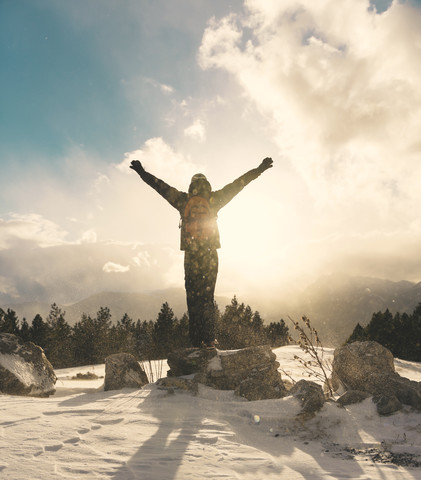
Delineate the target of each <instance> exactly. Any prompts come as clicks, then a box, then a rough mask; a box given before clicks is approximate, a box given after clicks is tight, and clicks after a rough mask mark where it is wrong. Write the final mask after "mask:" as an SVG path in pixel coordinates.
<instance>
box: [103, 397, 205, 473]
mask: <svg viewBox="0 0 421 480" xmlns="http://www.w3.org/2000/svg"><path fill="white" fill-rule="evenodd" d="M186 395H189V394H187V393H186V394H184V393H177V394H175V395H170V394H168V393H167V392H165V391H154V390H151V392H150V395H149V396H148V397H146V398H144V399H143V400H142V402H141V404H140V405H139V408H140V409H141V411H142V416H143V415H145V416H146V417H143V418H148V420H146V421H149V422H151V423H152V425H151V424H149V425H148V428H147V430H148V431H149V432H150V431H151V427H153V428H155V432H154V433H153V434H152V435H150V436H148V434H146V435H145V438H146V439H145V440H144V441H143V443H141V446H140V448H139V449H138V450H137V452H136V453H135V454H134V455H133V456H132V457H131V458H130V460H129V461H128V462H126V463H125V464H124V465H122V466H121V467H120V468H119V469H118V471H117V472H116V473H115V474H114V476H113V477H112V478H113V479H115V480H130V479H136V480H137V479H139V478H142V480H149V479H151V480H152V479H154V480H155V479H160V480H164V479H165V480H171V479H174V478H176V476H177V472H178V469H179V467H180V465H181V464H182V463H183V462H186V459H185V456H186V454H188V448H189V445H190V444H191V443H192V442H194V441H195V440H196V439H197V437H198V433H199V432H200V429H201V426H202V420H203V417H202V413H201V411H200V409H194V410H192V408H191V402H190V401H187V402H186V401H185V400H186V399H185V396H186ZM142 440H143V439H142V438H138V441H140V442H142ZM134 441H136V440H135V439H134ZM193 457H194V455H193V454H192V455H191V458H192V459H193ZM188 461H189V460H188V459H187V462H188Z"/></svg>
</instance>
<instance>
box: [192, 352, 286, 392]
mask: <svg viewBox="0 0 421 480" xmlns="http://www.w3.org/2000/svg"><path fill="white" fill-rule="evenodd" d="M278 367H279V363H278V362H277V361H276V355H275V354H274V353H273V352H272V349H271V348H270V347H269V346H268V345H262V346H255V347H246V348H242V349H240V350H225V351H223V350H222V351H219V350H218V354H217V356H216V357H214V358H213V359H212V360H211V362H209V364H208V366H207V369H206V371H204V372H202V373H201V374H200V376H199V379H198V381H199V382H201V383H203V384H205V385H207V386H209V387H213V388H217V389H218V390H234V391H235V393H236V394H237V395H241V396H243V397H245V398H247V399H248V400H263V399H265V398H281V397H284V396H285V395H286V394H287V392H286V389H285V387H284V384H283V382H282V376H281V374H280V372H279V371H278ZM259 389H260V392H259ZM266 395H267V396H266Z"/></svg>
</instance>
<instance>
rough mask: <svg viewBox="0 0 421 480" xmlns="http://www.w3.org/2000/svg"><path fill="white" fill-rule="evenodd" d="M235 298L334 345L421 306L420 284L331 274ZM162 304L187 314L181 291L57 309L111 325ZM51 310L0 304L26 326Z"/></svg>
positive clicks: (151, 316) (144, 315)
mask: <svg viewBox="0 0 421 480" xmlns="http://www.w3.org/2000/svg"><path fill="white" fill-rule="evenodd" d="M238 300H239V301H240V302H244V303H246V304H249V305H250V306H251V308H252V309H253V310H259V311H260V312H262V314H263V315H262V316H263V318H264V320H265V321H267V322H268V321H274V320H275V321H276V320H280V319H281V318H283V319H284V320H285V321H286V323H287V325H289V321H288V316H289V317H291V318H292V319H294V320H298V319H300V318H301V317H302V316H303V315H306V316H307V317H309V318H310V320H311V323H312V325H313V326H314V327H315V328H316V329H317V330H318V332H319V334H320V337H321V339H322V342H323V344H324V345H325V346H333V347H334V346H338V345H340V344H342V343H343V342H344V341H345V340H346V339H347V338H348V337H349V335H350V334H351V333H352V331H353V329H354V327H355V325H356V324H357V323H358V322H359V323H360V324H361V325H363V326H364V325H366V324H367V323H368V322H369V321H370V319H371V317H372V315H373V313H375V312H378V311H385V310H386V309H387V308H388V309H389V310H390V311H391V312H392V313H396V312H400V313H403V312H407V313H411V312H412V311H413V310H414V308H415V307H416V306H417V305H418V304H419V303H421V283H413V282H408V281H400V282H393V281H390V280H383V279H379V278H369V277H353V276H348V275H339V274H333V275H326V276H323V277H320V278H319V279H318V280H317V281H316V282H314V283H313V284H311V285H309V286H308V287H307V288H305V289H304V290H303V291H302V292H301V294H298V295H297V296H296V297H294V298H288V299H285V298H278V299H276V300H272V301H271V302H270V305H269V306H268V304H267V303H265V305H263V304H260V302H259V299H253V300H252V301H251V300H250V299H248V298H242V297H241V298H239V299H238ZM230 301H231V299H229V298H227V297H216V302H217V304H218V306H219V309H220V310H221V312H223V311H224V309H225V306H226V305H228V304H229V303H230ZM164 302H168V304H169V305H170V307H171V308H172V309H173V310H174V313H175V315H176V316H177V317H179V318H180V317H181V316H182V315H183V314H184V313H185V312H186V311H187V305H186V298H185V291H184V289H182V288H175V289H167V290H158V291H152V292H143V293H127V292H126V293H125V292H102V293H98V294H96V295H92V296H90V297H88V298H85V299H84V300H81V301H80V302H77V303H74V304H71V305H64V306H63V305H60V307H61V308H62V309H63V310H65V312H66V320H67V321H68V323H69V324H70V325H73V324H74V323H75V322H77V321H79V320H80V318H81V316H82V314H83V313H86V314H88V315H91V316H95V315H96V313H97V311H98V310H99V308H100V307H108V308H109V309H110V311H111V314H112V320H113V321H114V322H117V321H118V320H120V319H121V318H122V317H123V315H124V314H125V313H127V314H128V315H129V316H130V317H131V318H132V319H133V320H135V321H136V320H138V319H140V320H142V321H143V320H155V319H156V317H157V316H158V313H159V311H160V309H161V307H162V304H163V303H164ZM250 302H251V303H250ZM50 307H51V306H50V305H47V304H42V303H24V304H16V305H4V306H1V308H3V309H4V310H6V309H7V308H11V309H12V310H14V311H15V312H16V313H17V315H18V317H19V318H20V319H22V318H24V317H25V318H26V319H27V321H28V322H29V323H31V322H32V320H33V318H34V316H35V315H36V314H37V313H39V314H40V315H41V316H42V317H43V318H44V319H45V318H46V317H47V315H48V313H49V311H50Z"/></svg>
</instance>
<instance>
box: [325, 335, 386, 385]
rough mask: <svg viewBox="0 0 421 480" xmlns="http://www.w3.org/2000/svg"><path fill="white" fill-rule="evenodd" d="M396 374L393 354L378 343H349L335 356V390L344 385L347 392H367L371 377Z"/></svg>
mask: <svg viewBox="0 0 421 480" xmlns="http://www.w3.org/2000/svg"><path fill="white" fill-rule="evenodd" d="M394 372H395V364H394V361H393V355H392V353H391V352H390V350H388V349H387V348H385V347H383V346H382V345H380V344H379V343H377V342H354V343H348V344H346V345H344V346H342V347H340V348H337V349H336V350H335V351H334V354H333V362H332V385H333V386H334V388H335V390H337V389H338V387H339V386H340V385H342V386H343V387H344V389H345V390H361V391H366V389H365V385H366V381H367V379H368V378H369V377H370V376H371V375H379V374H391V373H394ZM362 385H364V388H361V386H362Z"/></svg>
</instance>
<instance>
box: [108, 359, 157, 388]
mask: <svg viewBox="0 0 421 480" xmlns="http://www.w3.org/2000/svg"><path fill="white" fill-rule="evenodd" d="M147 383H149V381H148V377H147V375H146V373H145V372H144V370H143V369H142V367H141V366H140V365H139V362H137V361H136V359H135V358H134V357H133V355H131V354H130V353H116V354H114V355H110V356H109V357H107V358H106V359H105V380H104V390H105V391H108V390H121V389H122V388H141V387H143V385H146V384H147Z"/></svg>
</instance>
